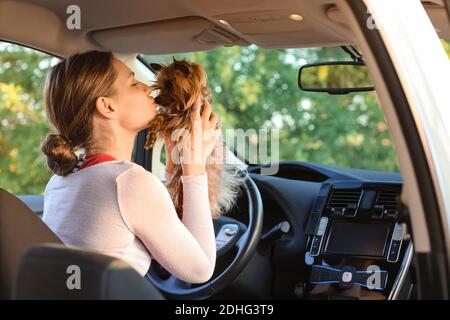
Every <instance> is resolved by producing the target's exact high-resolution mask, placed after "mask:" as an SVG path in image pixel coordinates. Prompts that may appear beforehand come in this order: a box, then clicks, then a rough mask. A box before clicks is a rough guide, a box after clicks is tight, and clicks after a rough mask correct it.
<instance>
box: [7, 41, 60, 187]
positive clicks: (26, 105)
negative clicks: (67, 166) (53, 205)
mask: <svg viewBox="0 0 450 320" xmlns="http://www.w3.org/2000/svg"><path fill="white" fill-rule="evenodd" d="M0 50H1V54H0V186H1V187H2V188H4V189H6V190H8V191H10V192H12V193H15V194H41V193H42V192H43V191H44V187H45V185H46V183H47V182H48V179H49V178H50V176H51V174H50V171H49V170H48V168H47V166H46V163H45V161H44V158H43V156H42V155H41V152H40V144H41V142H42V140H43V138H44V137H45V135H46V133H47V132H48V131H49V128H48V124H47V123H48V122H47V120H46V117H45V113H44V108H43V102H42V84H43V80H44V77H45V75H46V73H47V71H48V69H49V67H50V65H51V64H52V63H54V62H55V60H54V58H52V57H50V56H48V55H46V54H43V53H40V52H37V51H34V50H30V49H27V48H23V47H20V46H16V45H10V44H5V43H0Z"/></svg>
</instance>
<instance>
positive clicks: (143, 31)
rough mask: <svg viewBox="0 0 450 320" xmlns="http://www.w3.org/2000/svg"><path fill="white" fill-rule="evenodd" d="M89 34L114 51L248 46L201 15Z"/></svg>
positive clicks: (175, 50) (198, 49) (171, 50)
mask: <svg viewBox="0 0 450 320" xmlns="http://www.w3.org/2000/svg"><path fill="white" fill-rule="evenodd" d="M90 37H91V39H93V40H94V41H95V42H97V44H98V45H100V46H101V47H103V48H104V49H107V50H111V51H113V52H117V53H143V54H167V53H183V52H193V51H204V50H211V49H214V48H217V47H220V46H232V45H248V43H246V42H245V41H243V40H241V39H240V38H239V37H237V36H236V35H234V34H232V33H230V32H229V31H227V30H225V29H223V28H220V27H219V26H217V25H215V24H214V23H212V22H211V21H209V20H206V19H203V18H201V17H184V18H177V19H171V20H164V21H155V22H150V23H143V24H138V25H132V26H124V27H116V28H111V29H103V30H95V31H91V32H90Z"/></svg>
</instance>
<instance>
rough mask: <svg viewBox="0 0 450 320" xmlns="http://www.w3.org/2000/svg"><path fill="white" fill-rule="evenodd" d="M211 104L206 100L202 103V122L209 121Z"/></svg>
mask: <svg viewBox="0 0 450 320" xmlns="http://www.w3.org/2000/svg"><path fill="white" fill-rule="evenodd" d="M211 112H212V111H211V105H210V104H209V102H208V101H205V102H204V104H203V112H202V120H203V122H206V121H209V117H210V116H211Z"/></svg>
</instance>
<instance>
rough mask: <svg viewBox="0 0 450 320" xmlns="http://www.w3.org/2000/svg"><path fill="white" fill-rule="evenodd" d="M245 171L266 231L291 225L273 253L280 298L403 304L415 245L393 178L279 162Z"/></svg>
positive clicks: (275, 288) (396, 178)
mask: <svg viewBox="0 0 450 320" xmlns="http://www.w3.org/2000/svg"><path fill="white" fill-rule="evenodd" d="M261 168H263V167H261V166H259V167H251V168H249V172H251V176H252V178H253V179H254V181H255V183H256V184H257V185H258V188H259V189H260V192H261V195H262V198H263V205H264V217H265V218H264V219H265V221H264V230H263V237H262V238H264V234H265V233H269V232H271V231H272V230H273V229H274V227H273V226H276V225H277V224H280V223H283V222H284V223H286V222H287V223H289V225H290V229H289V231H288V232H285V233H283V232H279V236H278V237H276V239H274V240H273V242H272V251H271V253H270V259H271V263H272V265H273V291H274V296H275V297H279V298H306V299H380V300H381V299H408V298H410V296H411V294H412V292H413V288H414V286H413V282H412V275H411V272H410V264H411V259H412V254H413V243H412V240H411V235H410V231H409V230H408V225H409V223H408V213H407V209H406V208H404V207H402V205H401V201H400V195H401V190H402V186H403V180H402V178H401V176H400V174H398V173H386V172H376V171H368V170H359V169H347V168H338V167H331V166H325V165H321V164H314V163H306V162H281V163H279V170H278V173H277V174H276V175H274V176H265V175H262V174H260V173H261Z"/></svg>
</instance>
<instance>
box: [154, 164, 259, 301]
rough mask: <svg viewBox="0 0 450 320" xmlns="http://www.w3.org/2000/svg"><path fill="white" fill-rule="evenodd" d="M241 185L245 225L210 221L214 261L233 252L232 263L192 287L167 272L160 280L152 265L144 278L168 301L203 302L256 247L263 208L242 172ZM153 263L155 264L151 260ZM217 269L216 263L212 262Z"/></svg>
mask: <svg viewBox="0 0 450 320" xmlns="http://www.w3.org/2000/svg"><path fill="white" fill-rule="evenodd" d="M245 174H246V180H245V183H244V185H243V189H244V191H245V194H246V197H247V201H248V203H247V204H248V215H249V217H248V218H249V219H248V221H249V222H248V226H245V224H243V223H241V222H239V221H237V220H235V219H232V218H230V217H226V216H220V217H219V218H217V219H214V220H213V222H214V231H215V234H216V249H217V259H220V257H221V256H223V255H225V254H226V253H228V252H230V251H231V250H236V251H237V253H236V255H235V258H234V259H233V261H232V262H231V263H230V264H229V265H228V266H227V267H226V268H225V270H224V271H223V272H221V273H220V274H218V275H216V276H213V277H212V278H211V280H210V281H208V282H205V283H202V284H200V285H199V286H197V285H196V286H194V287H192V285H191V284H190V283H187V282H184V281H181V280H179V279H177V278H176V277H174V276H172V275H170V274H168V273H167V275H168V278H166V277H162V276H161V272H160V271H158V270H157V267H156V266H155V265H156V264H154V263H153V262H152V263H151V266H150V270H149V272H148V273H147V275H146V277H147V278H148V279H149V280H150V281H151V282H152V283H153V285H155V286H156V287H157V288H158V289H159V290H161V291H162V293H163V294H164V295H165V296H166V297H167V298H169V299H175V300H180V299H206V298H208V297H211V296H212V295H214V294H216V293H218V292H219V291H221V290H222V289H224V288H225V287H227V286H228V285H229V284H231V282H233V281H234V280H235V279H236V277H237V276H238V275H239V274H240V273H241V271H242V270H243V269H244V268H245V266H246V265H247V263H248V262H249V260H250V258H251V257H252V255H253V253H254V252H255V250H256V247H257V245H258V241H259V238H260V236H261V229H262V223H263V209H262V200H261V194H260V193H259V190H258V187H257V186H256V184H255V182H254V181H253V179H252V178H251V177H250V176H249V174H248V173H247V172H246V173H245ZM154 262H156V261H154ZM216 266H217V263H216Z"/></svg>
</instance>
